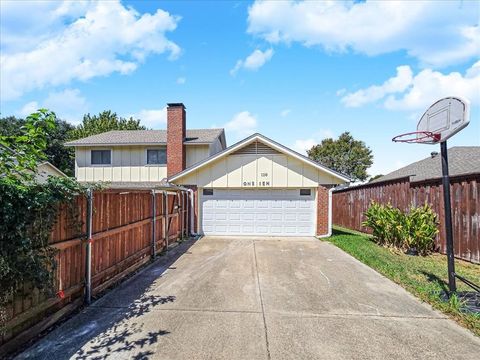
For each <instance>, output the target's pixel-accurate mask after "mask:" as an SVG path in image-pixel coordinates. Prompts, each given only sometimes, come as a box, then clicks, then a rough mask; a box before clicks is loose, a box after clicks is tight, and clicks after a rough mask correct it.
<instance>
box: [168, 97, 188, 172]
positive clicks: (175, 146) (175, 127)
mask: <svg viewBox="0 0 480 360" xmlns="http://www.w3.org/2000/svg"><path fill="white" fill-rule="evenodd" d="M167 105H168V108H167V176H168V177H170V176H172V175H175V174H176V173H179V172H180V171H182V170H184V169H185V164H186V162H185V156H186V155H185V153H186V151H185V144H184V143H183V142H184V141H185V138H186V127H187V126H186V120H187V116H186V113H185V105H183V104H182V103H172V104H167Z"/></svg>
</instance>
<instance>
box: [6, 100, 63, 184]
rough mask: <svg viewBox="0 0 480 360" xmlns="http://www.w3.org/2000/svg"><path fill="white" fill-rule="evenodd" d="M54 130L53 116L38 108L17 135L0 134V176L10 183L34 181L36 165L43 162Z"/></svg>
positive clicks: (53, 114) (49, 112) (51, 113)
mask: <svg viewBox="0 0 480 360" xmlns="http://www.w3.org/2000/svg"><path fill="white" fill-rule="evenodd" d="M54 129H55V113H53V112H51V111H48V110H46V109H40V110H38V112H36V113H33V114H31V115H29V116H28V117H27V119H26V120H25V122H24V125H23V126H21V127H20V128H19V133H18V134H14V135H0V145H1V146H2V147H1V148H0V174H1V176H2V178H4V179H5V180H6V181H8V182H11V183H18V182H19V181H28V180H31V179H32V178H33V173H34V172H35V171H36V169H37V166H38V164H39V163H40V162H41V161H42V160H45V159H46V156H45V149H46V148H47V144H48V135H47V134H49V133H51V132H52V131H53V130H54Z"/></svg>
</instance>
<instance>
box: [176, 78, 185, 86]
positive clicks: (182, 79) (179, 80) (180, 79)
mask: <svg viewBox="0 0 480 360" xmlns="http://www.w3.org/2000/svg"><path fill="white" fill-rule="evenodd" d="M186 82H187V79H186V78H184V77H179V78H178V79H177V84H178V85H183V84H185V83H186Z"/></svg>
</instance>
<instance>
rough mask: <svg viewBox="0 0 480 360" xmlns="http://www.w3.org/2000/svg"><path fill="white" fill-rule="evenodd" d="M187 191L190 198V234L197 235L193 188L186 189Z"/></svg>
mask: <svg viewBox="0 0 480 360" xmlns="http://www.w3.org/2000/svg"><path fill="white" fill-rule="evenodd" d="M186 190H187V191H188V194H189V195H188V196H189V198H190V200H191V201H190V211H189V213H190V234H192V236H197V235H198V234H197V233H196V232H195V224H194V222H195V202H194V200H195V199H194V195H193V190H192V189H186Z"/></svg>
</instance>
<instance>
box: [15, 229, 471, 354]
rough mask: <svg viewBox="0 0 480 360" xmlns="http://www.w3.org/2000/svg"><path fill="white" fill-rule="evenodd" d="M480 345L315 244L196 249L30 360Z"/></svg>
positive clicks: (85, 317) (120, 293)
mask: <svg viewBox="0 0 480 360" xmlns="http://www.w3.org/2000/svg"><path fill="white" fill-rule="evenodd" d="M479 354H480V340H479V339H478V338H476V337H475V336H473V335H472V334H471V333H469V332H468V331H466V330H465V329H463V328H461V327H460V326H458V325H456V324H455V323H454V322H453V321H451V320H448V319H447V318H445V317H444V316H442V315H441V314H439V313H437V312H435V311H433V310H432V309H431V308H430V307H429V306H427V305H425V304H422V303H420V301H418V300H416V299H415V298H414V297H413V296H411V295H410V294H408V293H407V292H406V291H405V290H403V289H402V288H400V287H399V286H397V285H395V284H393V283H392V282H391V281H389V280H387V279H386V278H384V277H382V276H381V275H379V274H378V273H376V272H375V271H373V270H371V269H370V268H368V267H367V266H365V265H363V264H361V263H359V262H358V261H356V260H355V259H353V258H352V257H350V256H349V255H347V254H345V253H344V252H342V251H341V250H339V249H337V248H336V247H334V246H333V245H331V244H329V243H325V242H321V241H319V240H316V239H314V238H288V239H287V238H238V237H235V238H215V237H206V238H202V239H201V240H198V241H196V242H192V241H190V242H186V243H183V244H181V245H180V246H178V247H176V248H175V249H174V250H171V251H170V253H169V255H168V257H162V259H161V260H160V261H157V262H156V263H154V264H152V265H151V266H150V267H148V268H147V269H146V270H144V271H142V272H141V273H139V274H137V275H136V276H134V277H132V278H131V279H129V280H128V281H126V282H125V283H123V284H122V285H121V286H119V287H118V288H116V289H115V290H113V291H111V292H110V293H108V294H107V295H106V296H104V297H103V298H101V299H100V300H98V301H96V302H95V303H94V304H93V305H92V306H90V307H89V308H87V309H85V310H83V311H82V312H81V313H80V314H79V315H77V316H75V317H73V318H72V319H70V320H69V321H67V322H65V323H64V324H63V325H61V326H60V327H58V328H57V329H55V330H54V331H53V332H51V333H50V334H49V335H47V336H46V337H45V338H43V339H42V340H40V341H39V342H38V343H37V344H35V345H34V346H33V347H32V348H30V349H29V350H27V351H26V352H24V353H23V354H21V355H20V356H19V358H21V359H22V358H23V359H27V358H28V359H55V360H60V359H69V358H72V359H105V358H111V359H249V360H251V359H412V358H415V359H439V358H446V359H453V358H455V359H478V355H479Z"/></svg>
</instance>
